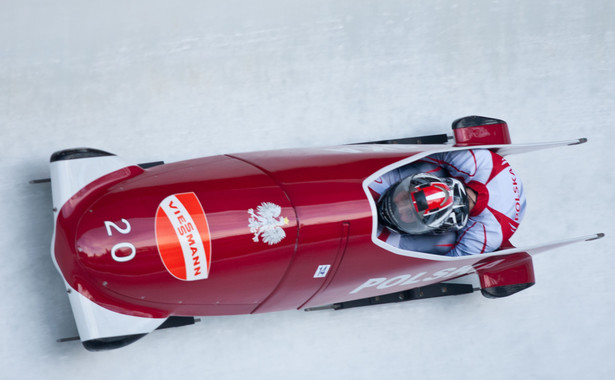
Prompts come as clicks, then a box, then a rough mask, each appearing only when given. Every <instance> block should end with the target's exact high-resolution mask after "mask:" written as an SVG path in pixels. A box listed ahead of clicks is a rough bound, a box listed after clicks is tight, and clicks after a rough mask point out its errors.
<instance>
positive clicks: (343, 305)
mask: <svg viewBox="0 0 615 380" xmlns="http://www.w3.org/2000/svg"><path fill="white" fill-rule="evenodd" d="M472 292H474V287H473V286H472V285H471V284H454V283H440V284H433V285H427V286H423V287H420V288H414V289H410V290H404V291H401V292H395V293H390V294H384V295H381V296H374V297H368V298H362V299H358V300H354V301H346V302H338V303H334V304H331V305H325V306H317V307H310V308H307V309H305V311H318V310H327V309H333V310H342V309H351V308H354V307H361V306H373V305H382V304H386V303H399V302H407V301H414V300H419V299H426V298H435V297H444V296H457V295H461V294H470V293H472Z"/></svg>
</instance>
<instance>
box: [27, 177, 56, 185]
mask: <svg viewBox="0 0 615 380" xmlns="http://www.w3.org/2000/svg"><path fill="white" fill-rule="evenodd" d="M47 182H51V178H39V179H33V180H30V181H28V183H29V184H30V185H36V184H39V183H47Z"/></svg>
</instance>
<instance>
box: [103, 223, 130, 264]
mask: <svg viewBox="0 0 615 380" xmlns="http://www.w3.org/2000/svg"><path fill="white" fill-rule="evenodd" d="M121 222H122V223H123V224H124V226H123V227H120V226H118V225H117V224H116V223H114V222H110V221H108V220H106V221H105V229H106V230H107V235H109V236H112V235H113V231H112V229H114V230H116V231H117V232H118V233H120V234H122V235H126V234H127V233H129V232H130V230H131V227H130V223H129V222H128V221H127V220H126V219H124V218H122V219H121ZM122 249H128V250H130V253H129V254H127V255H122V256H118V251H119V250H122ZM136 254H137V248H135V246H134V245H133V244H132V243H128V242H122V243H117V244H116V245H114V246H113V248H111V257H112V258H113V260H115V261H117V262H118V263H125V262H126V261H130V260H132V259H134V257H135V256H136Z"/></svg>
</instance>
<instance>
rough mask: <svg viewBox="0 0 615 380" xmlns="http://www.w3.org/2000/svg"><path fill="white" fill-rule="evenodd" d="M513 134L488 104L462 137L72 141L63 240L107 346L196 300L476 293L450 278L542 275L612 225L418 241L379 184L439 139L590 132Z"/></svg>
mask: <svg viewBox="0 0 615 380" xmlns="http://www.w3.org/2000/svg"><path fill="white" fill-rule="evenodd" d="M476 120H478V121H481V123H483V124H482V125H477V123H476ZM479 124H480V123H479ZM460 129H461V130H462V131H461V132H459V130H460ZM436 136H437V135H436ZM443 136H446V135H443ZM507 136H508V130H507V126H506V125H505V123H503V122H502V121H501V120H496V119H484V118H483V119H480V118H479V119H471V120H469V122H468V123H463V124H461V125H458V128H457V129H456V132H455V140H454V144H450V143H448V142H445V141H444V140H445V139H444V138H442V137H441V138H434V139H435V140H432V139H428V138H426V137H425V136H423V137H420V138H408V139H393V140H384V141H386V142H384V143H383V142H382V141H380V142H378V141H376V142H372V143H366V144H351V145H342V146H332V147H323V148H306V149H286V150H275V151H266V152H252V153H242V154H228V155H220V156H212V157H203V158H197V159H193V160H187V161H180V162H174V163H162V162H155V163H150V164H141V165H137V164H132V163H130V162H126V161H124V160H123V159H121V158H120V157H118V156H116V155H114V154H111V153H108V152H104V151H101V150H97V149H90V148H77V149H68V150H63V151H60V152H57V153H55V154H53V155H52V157H51V164H50V166H51V188H52V198H53V209H54V233H53V241H52V250H51V251H52V259H53V261H54V264H55V265H56V268H57V269H58V271H59V273H60V274H61V275H62V278H63V280H64V284H65V289H66V291H67V294H68V297H69V300H70V304H71V308H72V310H73V315H74V317H75V322H76V325H77V329H78V332H79V339H80V340H81V342H82V343H83V345H84V347H86V348H87V349H89V350H94V351H95V350H105V349H112V348H118V347H122V346H125V345H127V344H130V343H132V342H134V341H136V340H138V339H140V338H141V337H143V336H144V335H146V334H148V333H150V332H152V331H154V330H156V329H159V328H164V327H167V326H169V324H176V323H177V322H178V321H181V324H184V323H185V322H186V321H188V322H189V321H190V319H191V318H192V317H193V316H195V315H198V316H209V315H233V314H251V313H264V312H273V311H280V310H289V309H310V310H313V309H314V308H317V307H321V306H323V305H338V306H337V308H348V307H355V306H358V305H367V304H370V305H371V304H377V303H384V302H385V301H386V302H391V300H394V299H395V300H401V299H400V298H403V299H420V298H426V296H441V295H448V294H461V293H463V292H464V291H466V290H468V289H469V288H467V287H459V289H457V288H458V287H457V286H456V285H449V282H450V281H452V280H460V279H464V278H468V277H471V278H472V279H473V281H471V282H472V283H476V284H479V285H477V288H480V289H481V293H482V294H483V295H485V296H487V297H505V296H509V295H511V294H514V293H516V292H518V291H520V290H523V289H526V288H528V287H530V286H532V285H533V284H534V282H535V279H534V270H533V264H532V256H533V255H535V254H538V253H540V252H543V251H546V250H549V249H553V248H557V247H560V246H564V245H568V244H572V243H575V242H581V241H584V240H591V239H596V238H599V237H601V235H600V234H593V235H589V236H582V237H578V238H571V239H566V240H559V241H556V242H550V243H546V244H538V245H534V246H530V247H529V248H528V247H526V248H515V247H513V246H511V245H506V246H502V247H501V248H500V249H499V250H497V251H495V252H492V253H487V254H481V255H472V256H464V257H446V256H438V255H431V254H427V253H421V252H415V251H411V250H402V249H400V248H398V247H393V246H389V245H386V244H383V243H382V241H380V240H378V239H377V236H376V230H375V228H377V218H378V216H377V213H376V212H375V211H374V210H375V206H374V203H373V198H372V197H371V194H370V192H369V188H368V184H369V183H371V181H372V180H373V179H374V178H377V177H378V176H379V175H381V173H384V172H386V171H388V170H394V169H396V168H399V167H401V166H402V165H407V164H411V163H413V162H415V161H417V160H420V159H421V158H423V157H426V156H428V155H430V154H433V153H438V152H448V151H453V150H464V149H489V150H491V151H494V152H496V153H499V154H500V155H508V154H513V153H522V152H527V151H533V150H539V149H545V148H550V147H556V146H566V145H573V144H578V143H582V142H584V141H583V140H569V141H562V142H555V143H546V144H543V143H540V144H510V142H509V141H508V137H507ZM425 141H428V143H425ZM446 141H448V138H447V137H446ZM408 142H410V143H408ZM443 283H446V284H447V285H446V287H445V288H443V285H442V284H443ZM443 289H445V291H444V290H443ZM464 289H465V290H464ZM472 289H473V288H472ZM329 307H330V306H329ZM334 308H335V306H334ZM177 318H182V319H177ZM183 318H188V319H183ZM188 324H189V323H188Z"/></svg>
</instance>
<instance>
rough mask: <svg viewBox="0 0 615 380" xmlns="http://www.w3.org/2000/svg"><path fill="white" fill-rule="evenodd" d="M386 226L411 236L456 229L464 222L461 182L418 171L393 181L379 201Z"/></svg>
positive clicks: (464, 200)
mask: <svg viewBox="0 0 615 380" xmlns="http://www.w3.org/2000/svg"><path fill="white" fill-rule="evenodd" d="M380 215H381V218H382V220H383V222H384V224H385V225H388V226H389V227H392V228H394V229H396V230H398V231H399V232H402V233H408V234H413V235H421V234H427V233H437V232H439V231H445V230H449V229H453V230H459V229H461V228H463V227H464V226H465V224H466V222H467V199H466V196H465V188H464V185H463V184H462V183H461V182H459V181H458V180H456V179H453V178H446V179H442V178H438V177H435V176H433V175H430V174H425V173H420V174H416V175H414V176H411V177H408V178H406V179H404V180H402V181H400V182H398V183H397V184H394V185H393V186H392V187H391V188H389V190H387V192H386V193H385V194H384V196H383V197H382V199H381V201H380Z"/></svg>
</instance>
